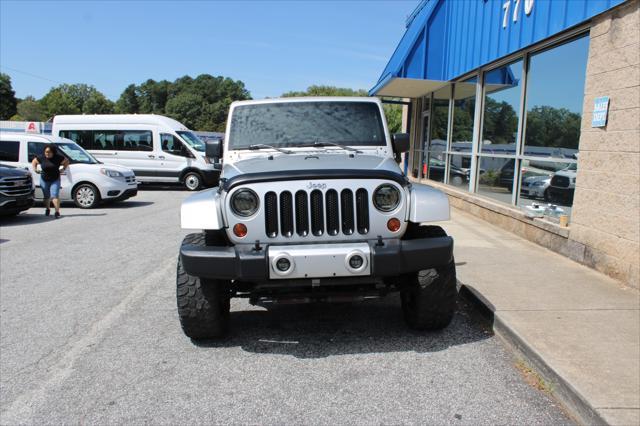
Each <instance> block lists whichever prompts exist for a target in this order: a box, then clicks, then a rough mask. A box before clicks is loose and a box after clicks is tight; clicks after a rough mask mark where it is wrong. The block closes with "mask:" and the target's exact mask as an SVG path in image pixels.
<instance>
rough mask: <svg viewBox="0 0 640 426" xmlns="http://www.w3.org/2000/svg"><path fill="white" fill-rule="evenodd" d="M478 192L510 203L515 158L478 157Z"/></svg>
mask: <svg viewBox="0 0 640 426" xmlns="http://www.w3.org/2000/svg"><path fill="white" fill-rule="evenodd" d="M479 160H480V163H479V164H480V167H479V170H478V173H479V175H478V186H477V190H478V194H481V195H484V196H486V197H490V198H493V199H494V200H497V201H500V202H502V203H507V204H511V199H512V195H511V194H512V193H513V175H514V167H515V160H514V159H512V158H503V157H480V158H479Z"/></svg>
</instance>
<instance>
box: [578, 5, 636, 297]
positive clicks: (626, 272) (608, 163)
mask: <svg viewBox="0 0 640 426" xmlns="http://www.w3.org/2000/svg"><path fill="white" fill-rule="evenodd" d="M590 38H591V40H590V45H589V62H588V65H587V78H586V84H585V99H584V107H583V111H584V114H583V117H582V132H581V136H580V154H579V159H578V176H577V178H576V193H575V199H574V204H573V213H572V218H571V219H572V223H571V227H570V233H569V238H570V239H572V240H574V241H577V242H579V243H582V244H584V246H585V252H584V260H583V262H584V263H585V264H587V265H589V266H592V267H594V268H596V269H598V270H600V271H602V272H604V273H606V274H607V275H610V276H612V277H614V278H617V279H619V280H621V281H623V282H625V283H627V284H629V285H631V286H633V287H638V286H639V281H640V272H639V268H640V0H629V1H628V2H627V3H625V4H623V5H622V6H620V7H618V8H616V9H614V10H612V11H611V12H608V13H606V14H604V15H602V16H600V17H597V18H595V19H594V22H593V26H592V27H591V32H590ZM600 96H609V98H610V103H609V117H608V122H607V126H606V127H604V128H592V127H591V116H592V111H593V103H594V98H597V97H600Z"/></svg>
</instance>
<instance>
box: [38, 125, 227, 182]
mask: <svg viewBox="0 0 640 426" xmlns="http://www.w3.org/2000/svg"><path fill="white" fill-rule="evenodd" d="M51 133H52V134H53V135H54V136H60V137H64V138H68V139H71V140H73V141H74V142H76V143H77V144H78V145H80V146H81V147H83V148H84V149H86V150H87V151H89V152H90V153H91V154H93V155H95V156H96V158H98V159H99V160H101V161H104V162H108V163H113V164H120V165H122V166H125V167H129V168H130V169H132V170H133V171H134V172H135V174H136V176H137V178H138V181H140V182H179V183H182V184H184V186H185V187H186V188H187V189H189V190H191V191H195V190H197V189H200V188H201V187H203V186H215V185H217V182H218V178H219V176H220V170H219V168H220V165H219V164H215V162H214V161H215V160H212V159H209V158H206V157H205V152H204V151H205V144H204V142H203V141H202V140H200V139H199V138H198V137H197V136H196V135H195V134H193V132H191V131H190V130H189V129H187V128H186V127H185V126H184V125H183V124H181V123H180V122H178V121H176V120H173V119H171V118H168V117H164V116H162V115H155V114H122V115H119V114H110V115H57V116H55V117H54V119H53V128H52V131H51Z"/></svg>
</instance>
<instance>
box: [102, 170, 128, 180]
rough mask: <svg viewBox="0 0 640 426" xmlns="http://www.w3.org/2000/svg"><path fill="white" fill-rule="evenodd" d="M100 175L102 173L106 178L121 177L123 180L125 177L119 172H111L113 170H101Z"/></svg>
mask: <svg viewBox="0 0 640 426" xmlns="http://www.w3.org/2000/svg"><path fill="white" fill-rule="evenodd" d="M100 173H102V174H103V175H105V176H109V177H110V178H116V177H121V178H123V177H124V175H123V174H122V173H120V172H119V171H117V170H111V169H100Z"/></svg>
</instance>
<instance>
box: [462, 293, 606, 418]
mask: <svg viewBox="0 0 640 426" xmlns="http://www.w3.org/2000/svg"><path fill="white" fill-rule="evenodd" d="M459 295H460V297H462V298H463V299H464V300H466V301H467V302H469V303H471V304H472V305H473V306H474V307H475V308H477V309H478V310H479V311H480V313H481V314H482V316H483V317H485V318H486V319H487V320H488V321H490V323H491V326H492V328H493V332H494V333H495V334H496V336H498V337H499V338H500V339H501V340H502V341H503V342H504V343H505V344H506V346H507V347H508V348H509V349H510V350H511V351H512V352H513V353H514V354H515V355H516V356H518V357H519V358H522V359H523V360H524V361H526V362H527V363H528V364H529V365H530V366H531V367H532V368H533V369H534V371H535V372H536V373H537V374H538V375H539V376H540V377H542V379H543V380H544V381H545V382H547V383H548V384H549V385H550V389H551V390H550V392H551V395H552V396H553V397H555V399H557V400H558V401H559V402H560V404H561V405H562V406H563V407H564V408H565V409H566V410H567V411H568V412H569V414H570V415H572V416H573V417H574V418H575V419H576V420H577V421H578V423H580V424H583V425H608V423H607V422H606V420H604V418H603V417H602V416H601V415H600V414H599V413H598V412H597V410H596V409H595V408H594V407H593V406H592V405H591V404H590V403H589V401H587V399H586V398H585V397H584V396H583V395H582V394H581V393H580V392H579V391H577V390H576V389H575V387H574V386H573V385H572V384H571V383H570V382H569V381H568V380H567V379H565V378H564V377H562V375H561V374H559V373H558V372H557V371H556V370H555V369H554V368H553V367H551V366H550V365H549V364H548V363H547V362H546V361H545V360H544V357H543V356H542V355H541V354H540V353H539V352H538V351H537V350H536V349H534V348H533V346H531V345H530V344H529V342H527V339H526V338H524V337H523V336H522V335H520V334H519V333H518V332H517V331H516V330H515V329H514V328H513V327H511V326H510V325H509V324H508V323H507V322H506V321H504V320H503V319H502V318H501V317H500V313H499V312H496V309H495V307H494V306H493V305H492V304H491V302H489V301H488V300H487V299H486V298H485V297H484V296H483V295H482V294H481V293H480V292H479V291H478V290H476V289H475V288H473V287H471V286H468V285H466V284H463V283H460V291H459Z"/></svg>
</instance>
